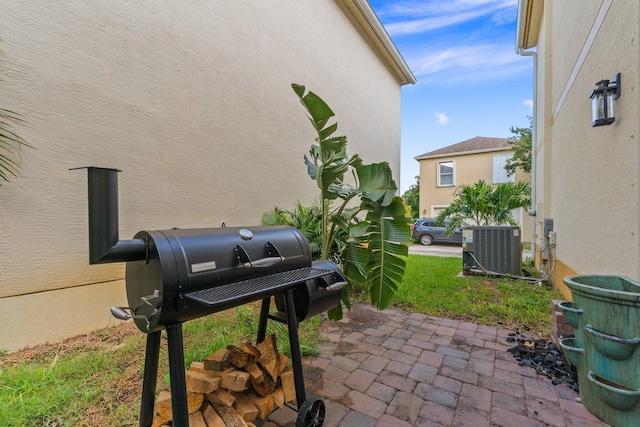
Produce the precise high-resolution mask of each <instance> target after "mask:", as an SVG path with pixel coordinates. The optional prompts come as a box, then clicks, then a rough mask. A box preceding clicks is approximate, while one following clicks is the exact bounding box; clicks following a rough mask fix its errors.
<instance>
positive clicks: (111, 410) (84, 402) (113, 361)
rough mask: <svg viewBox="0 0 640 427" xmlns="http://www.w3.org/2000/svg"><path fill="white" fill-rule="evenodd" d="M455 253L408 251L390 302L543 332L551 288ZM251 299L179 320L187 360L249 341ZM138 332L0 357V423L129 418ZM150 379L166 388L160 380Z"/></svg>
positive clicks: (254, 315)
mask: <svg viewBox="0 0 640 427" xmlns="http://www.w3.org/2000/svg"><path fill="white" fill-rule="evenodd" d="M461 270H462V260H461V259H460V258H440V257H429V256H419V255H410V256H409V258H408V263H407V271H406V275H405V279H404V282H403V283H402V285H401V286H400V287H399V289H398V293H397V295H396V297H395V299H394V301H393V304H394V305H395V306H396V307H399V308H402V309H405V310H408V311H415V312H421V313H425V314H429V315H435V316H440V317H447V318H454V319H461V320H468V321H472V322H477V323H483V324H487V325H495V326H502V327H505V328H510V329H516V328H521V327H523V326H524V325H527V326H529V327H531V328H532V330H531V332H536V333H540V334H543V335H544V336H546V337H548V336H549V334H550V331H551V303H550V301H551V299H552V298H561V296H560V294H559V293H558V292H556V291H552V290H551V289H549V288H547V287H545V286H538V285H536V284H531V283H529V282H524V281H517V280H507V279H493V278H487V277H459V273H460V271H461ZM319 324H320V319H319V317H316V318H314V319H312V320H310V321H306V322H303V323H302V324H301V328H300V340H301V347H302V349H303V353H307V354H313V351H314V349H315V348H316V345H317V343H318V342H319V340H320V336H319V333H318V325H319ZM257 327H258V307H257V305H255V304H253V305H243V306H240V307H236V308H234V309H230V310H227V311H224V312H221V313H217V314H214V315H210V316H206V317H203V318H201V319H197V320H193V321H191V322H187V323H185V324H184V327H183V335H184V340H185V341H184V347H185V359H186V364H187V366H188V365H189V363H190V362H191V361H193V360H202V359H203V358H204V357H205V356H207V355H209V354H211V353H213V352H214V351H215V350H217V349H219V348H221V347H225V346H227V345H229V344H234V345H238V344H241V343H242V342H244V341H246V340H252V341H253V342H255V334H256V331H257ZM272 332H273V333H276V335H277V337H278V348H279V349H280V350H281V351H284V352H288V335H287V333H286V330H283V328H282V325H279V324H274V323H272V322H270V331H269V333H272ZM145 337H146V335H145V334H143V333H142V332H140V331H138V330H137V329H136V328H135V327H134V326H133V325H132V324H131V323H128V324H126V325H124V324H123V325H121V326H119V327H116V328H108V329H103V330H100V331H97V332H95V333H93V334H89V335H86V336H82V337H77V338H75V339H72V340H70V341H69V342H65V343H62V344H57V345H49V346H41V347H35V348H33V349H28V350H25V351H22V352H18V353H15V354H4V355H1V356H0V426H2V427H18V426H20V427H23V426H50V427H53V426H55V427H62V426H87V427H89V426H91V427H94V426H133V425H137V418H138V412H139V405H140V402H139V399H140V387H141V381H142V369H143V366H142V365H143V361H144V348H145ZM162 345H163V347H162V349H161V351H160V364H159V368H160V369H159V370H160V378H163V377H166V376H167V373H168V362H167V358H166V339H164V338H163V341H162ZM159 385H160V386H163V385H164V386H166V384H162V381H160V384H159Z"/></svg>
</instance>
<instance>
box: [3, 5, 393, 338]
mask: <svg viewBox="0 0 640 427" xmlns="http://www.w3.org/2000/svg"><path fill="white" fill-rule="evenodd" d="M354 22H355V20H353V19H352V17H350V16H349V13H348V12H347V10H346V9H345V8H344V7H343V6H342V2H338V3H336V2H333V1H322V2H301V1H296V0H266V1H260V2H255V1H249V0H244V1H222V0H214V1H207V2H199V1H196V2H193V1H181V0H179V1H172V2H139V1H134V0H113V1H108V2H107V1H99V0H90V1H87V0H82V1H80V0H65V1H61V0H58V1H55V0H54V1H44V0H42V1H35V2H34V1H27V0H17V1H13V2H8V3H6V4H3V8H2V20H1V22H0V50H1V56H0V69H1V73H2V78H3V80H4V81H3V82H0V93H1V94H2V97H1V99H2V104H1V105H0V107H3V108H10V109H12V110H15V111H18V112H20V113H21V114H22V115H23V116H24V118H25V119H26V121H27V123H26V124H24V125H22V126H20V127H19V128H18V129H17V130H18V131H19V133H20V134H21V135H22V136H23V137H24V138H25V139H27V140H28V141H29V142H30V143H31V144H32V145H33V146H34V147H35V149H26V150H24V151H23V152H22V162H23V169H22V175H21V176H20V177H19V178H17V179H15V180H13V182H12V183H10V184H8V185H4V186H3V187H2V188H1V189H0V218H2V220H1V221H0V228H1V230H0V231H1V234H2V239H0V260H1V261H0V324H2V325H3V326H2V328H0V349H11V350H15V349H18V348H21V347H24V346H27V345H33V344H37V343H41V342H45V341H56V340H59V339H61V338H64V337H66V336H69V335H72V334H75V333H80V332H86V331H89V330H92V329H95V328H97V327H101V326H104V325H107V324H109V323H112V320H111V317H110V315H109V307H110V306H112V305H126V300H125V298H124V290H123V280H122V279H123V277H124V265H123V264H110V265H95V266H89V265H88V244H87V194H86V193H87V188H86V185H87V184H86V180H87V178H86V172H85V171H69V170H68V169H69V168H72V167H77V166H87V165H94V166H103V167H117V168H119V169H122V171H123V172H122V173H121V174H120V175H119V181H120V182H119V183H120V236H121V238H123V239H126V238H131V237H132V236H133V235H134V234H135V233H136V232H137V231H139V230H142V229H166V228H170V227H181V228H191V227H213V226H216V227H217V226H220V225H221V224H222V223H223V222H224V223H226V225H228V226H235V225H252V224H258V223H259V221H260V217H261V214H262V213H263V212H264V211H267V210H269V209H271V208H272V207H274V206H276V205H277V206H280V207H283V208H290V207H293V205H294V203H295V202H296V200H300V201H301V202H303V203H305V204H309V203H311V201H312V199H313V198H314V197H316V195H317V191H316V190H317V188H316V186H315V184H314V182H313V181H311V179H310V178H309V177H308V176H307V173H306V168H305V166H304V163H303V155H304V154H305V153H306V152H307V151H308V147H309V145H310V144H311V142H312V141H313V138H314V134H313V131H312V129H311V127H310V125H309V123H308V121H307V119H306V118H305V115H304V112H303V109H302V107H301V106H300V105H299V103H298V100H297V98H296V96H295V94H294V93H293V91H292V90H291V88H290V84H291V83H293V82H296V83H301V84H305V85H307V87H308V88H310V89H311V90H313V91H315V92H316V93H318V94H319V95H320V96H322V97H323V98H324V99H325V100H326V101H327V102H328V103H329V104H330V105H331V106H332V108H333V109H334V111H335V112H336V115H337V118H338V121H339V125H340V127H339V130H340V132H341V133H342V134H346V135H347V136H348V137H349V148H348V151H349V153H351V154H355V153H358V154H360V155H361V157H363V159H364V161H365V162H367V163H370V162H378V161H387V162H389V163H390V165H391V167H392V169H393V171H394V175H395V177H396V180H397V179H398V176H399V167H400V150H399V148H400V83H399V81H398V79H397V78H396V76H395V75H394V74H392V72H390V70H389V68H388V67H387V66H386V65H384V61H383V59H382V57H383V55H382V54H381V53H380V52H377V51H375V50H374V49H373V48H372V44H371V43H370V39H368V36H366V35H365V33H364V32H363V31H361V29H360V28H359V27H358V26H357V25H355V24H354ZM64 289H71V290H70V291H61V290H64Z"/></svg>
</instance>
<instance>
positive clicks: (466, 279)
mask: <svg viewBox="0 0 640 427" xmlns="http://www.w3.org/2000/svg"><path fill="white" fill-rule="evenodd" d="M461 271H462V260H461V259H460V258H442V257H432V256H421V255H409V260H408V262H407V269H406V272H405V277H404V281H403V282H402V284H401V285H400V286H399V287H398V292H397V293H396V296H395V298H394V300H393V304H394V306H396V307H398V308H402V309H404V310H407V311H415V312H420V313H425V314H429V315H433V316H440V317H448V318H454V319H460V320H466V321H470V322H475V323H482V324H487V325H494V326H502V327H505V328H511V329H516V328H522V327H523V326H525V325H526V326H528V327H530V328H531V329H532V331H533V332H536V333H538V334H541V335H542V336H545V337H548V336H549V335H550V334H551V300H552V299H562V294H561V293H560V292H559V291H557V290H554V289H551V288H550V287H548V286H546V285H541V286H540V285H538V284H536V283H532V282H529V281H523V280H515V279H506V278H490V277H484V276H461V275H460V272H461Z"/></svg>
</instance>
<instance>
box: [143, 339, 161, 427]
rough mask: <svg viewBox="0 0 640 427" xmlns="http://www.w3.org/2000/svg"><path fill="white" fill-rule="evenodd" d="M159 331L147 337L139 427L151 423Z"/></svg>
mask: <svg viewBox="0 0 640 427" xmlns="http://www.w3.org/2000/svg"><path fill="white" fill-rule="evenodd" d="M160 334H161V332H160V331H156V332H152V333H150V334H149V335H147V348H146V350H145V355H144V375H143V377H142V401H141V403H140V427H149V426H151V423H152V422H153V404H154V398H155V394H156V382H157V379H158V358H159V356H160Z"/></svg>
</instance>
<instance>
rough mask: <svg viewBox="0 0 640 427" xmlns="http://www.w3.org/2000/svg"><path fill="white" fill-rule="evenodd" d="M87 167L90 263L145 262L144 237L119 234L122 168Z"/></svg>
mask: <svg viewBox="0 0 640 427" xmlns="http://www.w3.org/2000/svg"><path fill="white" fill-rule="evenodd" d="M76 169H87V171H88V189H89V203H88V206H89V264H105V263H109V262H125V261H141V260H144V259H146V253H147V250H146V249H147V248H146V244H145V242H144V241H143V240H141V239H132V240H120V238H119V237H118V172H120V170H118V169H111V168H100V167H95V166H88V167H79V168H73V169H72V170H76Z"/></svg>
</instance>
